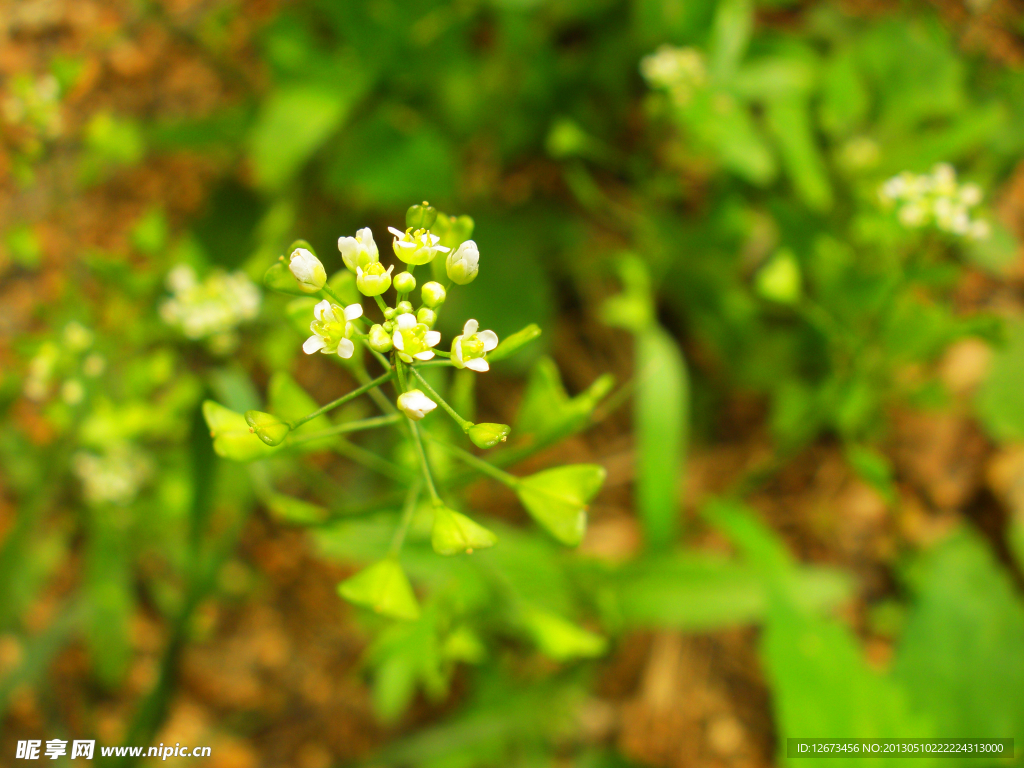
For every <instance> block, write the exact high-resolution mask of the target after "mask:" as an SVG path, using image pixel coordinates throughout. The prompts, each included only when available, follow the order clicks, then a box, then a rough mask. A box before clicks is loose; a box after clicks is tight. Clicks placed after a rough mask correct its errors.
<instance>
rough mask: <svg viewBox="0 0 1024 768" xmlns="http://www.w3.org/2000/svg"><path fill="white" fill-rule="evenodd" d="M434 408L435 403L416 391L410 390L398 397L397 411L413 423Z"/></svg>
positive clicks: (435, 406)
mask: <svg viewBox="0 0 1024 768" xmlns="http://www.w3.org/2000/svg"><path fill="white" fill-rule="evenodd" d="M435 408H437V403H435V402H434V401H433V400H431V399H430V398H429V397H427V396H426V395H425V394H423V392H421V391H420V390H418V389H410V390H409V391H408V392H403V393H402V394H400V395H399V396H398V410H400V411H401V412H402V413H404V414H405V415H406V416H407V417H409V418H410V419H412V420H413V421H419V420H420V419H422V418H423V417H424V416H426V415H427V414H428V413H430V412H431V411H432V410H434V409H435Z"/></svg>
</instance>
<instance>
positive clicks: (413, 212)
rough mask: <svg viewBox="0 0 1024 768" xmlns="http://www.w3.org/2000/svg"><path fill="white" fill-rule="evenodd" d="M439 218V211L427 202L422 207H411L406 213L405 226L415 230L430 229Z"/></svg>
mask: <svg viewBox="0 0 1024 768" xmlns="http://www.w3.org/2000/svg"><path fill="white" fill-rule="evenodd" d="M436 218H437V211H436V210H434V206H432V205H431V204H430V203H428V202H427V201H426V200H424V201H423V203H422V204H421V205H411V206H409V210H408V211H406V212H405V226H406V227H412V228H413V229H430V227H431V225H432V224H433V223H434V220H435V219H436Z"/></svg>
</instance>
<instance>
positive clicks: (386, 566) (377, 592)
mask: <svg viewBox="0 0 1024 768" xmlns="http://www.w3.org/2000/svg"><path fill="white" fill-rule="evenodd" d="M338 594H339V595H341V596H342V597H343V598H345V599H346V600H348V601H349V602H350V603H354V604H355V605H359V606H362V607H364V608H369V609H370V610H372V611H374V612H375V613H379V614H381V615H383V616H388V617H390V618H393V619H401V620H403V621H415V620H416V619H418V618H419V615H420V606H419V603H417V602H416V596H415V595H414V594H413V591H412V585H410V584H409V579H408V578H407V577H406V575H405V571H403V570H402V566H401V565H400V564H399V563H398V560H397V559H395V558H393V557H387V558H385V559H383V560H381V561H379V562H377V563H374V564H373V565H371V566H370V567H368V568H364V569H363V570H361V571H360V572H359V573H357V574H356V575H355V576H352V577H351V578H348V579H346V580H345V581H343V582H341V584H339V585H338Z"/></svg>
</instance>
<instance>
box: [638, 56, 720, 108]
mask: <svg viewBox="0 0 1024 768" xmlns="http://www.w3.org/2000/svg"><path fill="white" fill-rule="evenodd" d="M640 73H641V74H642V75H643V76H644V79H645V80H646V81H647V83H648V84H649V85H650V86H651V87H652V88H662V89H664V90H666V91H668V92H669V94H670V95H671V96H672V99H673V100H674V101H675V102H676V103H677V104H686V103H688V102H689V101H690V98H691V96H692V95H693V92H694V91H695V90H696V89H698V88H700V87H701V86H703V85H704V83H706V82H707V69H706V67H705V66H704V56H703V54H701V52H700V51H698V50H697V49H696V48H677V47H675V46H672V45H663V46H661V47H660V48H658V50H656V51H655V52H654V53H651V54H649V55H647V56H644V57H643V59H641V60H640Z"/></svg>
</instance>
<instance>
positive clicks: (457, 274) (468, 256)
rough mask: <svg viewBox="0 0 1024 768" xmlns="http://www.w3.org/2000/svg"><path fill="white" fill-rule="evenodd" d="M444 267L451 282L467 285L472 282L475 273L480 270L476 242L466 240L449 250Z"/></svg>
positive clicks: (478, 251)
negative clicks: (454, 248)
mask: <svg viewBox="0 0 1024 768" xmlns="http://www.w3.org/2000/svg"><path fill="white" fill-rule="evenodd" d="M445 269H446V270H447V272H448V278H449V279H450V280H451V281H452V282H453V283H458V284H459V285H468V284H469V283H471V282H473V281H474V280H475V279H476V276H477V273H479V272H480V250H479V249H478V248H477V247H476V243H475V242H473V241H472V240H467V241H466V242H464V243H463V244H462V245H460V246H459V247H458V248H457V249H456V250H454V251H452V252H450V253H449V254H448V258H447V259H446V261H445Z"/></svg>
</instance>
